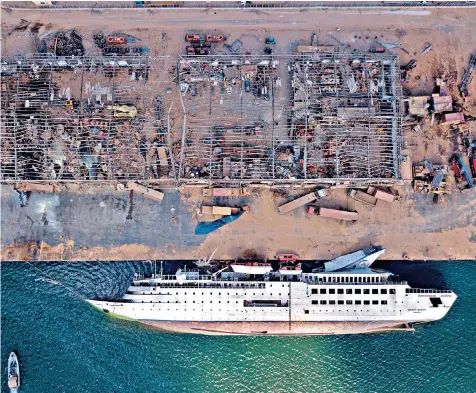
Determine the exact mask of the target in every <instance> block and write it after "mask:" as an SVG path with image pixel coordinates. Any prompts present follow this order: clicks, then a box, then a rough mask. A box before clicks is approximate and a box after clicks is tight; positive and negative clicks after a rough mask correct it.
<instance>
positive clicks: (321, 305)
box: [89, 266, 456, 335]
mask: <svg viewBox="0 0 476 393" xmlns="http://www.w3.org/2000/svg"><path fill="white" fill-rule="evenodd" d="M291 272H292V270H290V269H284V271H283V272H282V273H284V274H282V273H280V271H276V272H267V273H266V274H264V275H260V276H257V275H249V274H246V275H244V274H240V273H237V272H230V271H223V269H222V271H219V272H217V273H215V274H213V275H201V274H200V273H199V272H198V271H182V270H179V271H177V273H176V274H175V275H165V274H158V275H154V276H153V277H151V278H147V279H136V280H134V282H133V283H132V285H131V286H130V287H129V289H128V290H127V293H126V294H125V295H124V297H123V298H122V299H121V300H119V301H96V300H90V301H89V302H90V303H91V304H93V305H94V306H96V307H98V308H99V309H101V310H103V311H104V312H106V313H112V314H117V315H120V316H123V317H127V318H132V319H136V320H139V321H142V322H144V323H148V324H152V325H155V326H157V327H159V328H162V329H166V330H172V331H178V332H195V333H204V334H275V335H289V334H291V335H293V334H299V335H307V334H340V333H342V334H344V333H363V332H375V331H385V330H395V329H411V324H413V323H418V322H430V321H435V320H438V319H441V318H443V317H444V316H445V315H446V313H447V312H448V311H449V309H450V308H451V306H452V304H453V303H454V301H455V300H456V295H455V294H454V293H453V292H452V291H449V290H435V289H416V288H411V287H410V286H409V285H408V283H407V282H406V281H404V280H402V279H400V278H399V277H398V276H395V275H393V274H392V273H390V272H387V271H384V270H379V269H372V268H369V267H365V268H355V269H352V270H339V271H331V272H328V271H321V272H314V273H303V272H302V270H301V268H300V266H299V268H298V269H296V270H295V271H294V273H296V274H290V273H291Z"/></svg>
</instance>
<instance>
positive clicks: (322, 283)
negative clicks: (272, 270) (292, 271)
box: [283, 277, 408, 286]
mask: <svg viewBox="0 0 476 393" xmlns="http://www.w3.org/2000/svg"><path fill="white" fill-rule="evenodd" d="M283 281H293V280H283ZM301 282H304V283H306V284H310V285H354V286H355V285H408V282H407V281H390V280H387V281H378V282H355V281H354V282H338V281H314V280H309V279H306V278H304V277H302V278H301Z"/></svg>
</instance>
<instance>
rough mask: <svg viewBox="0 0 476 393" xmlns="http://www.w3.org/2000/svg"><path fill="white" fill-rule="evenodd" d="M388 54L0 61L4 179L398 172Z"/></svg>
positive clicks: (343, 178)
mask: <svg viewBox="0 0 476 393" xmlns="http://www.w3.org/2000/svg"><path fill="white" fill-rule="evenodd" d="M398 70H399V67H398V63H397V58H396V57H395V56H393V55H390V54H362V53H347V52H342V53H334V52H319V53H316V54H314V55H311V54H295V55H276V56H244V55H210V56H191V57H185V58H182V57H180V59H179V60H178V61H177V60H176V59H174V58H172V57H161V56H155V57H152V56H121V57H94V56H85V57H81V58H72V57H71V58H58V57H51V56H45V55H34V56H29V57H22V58H15V59H8V60H5V61H3V63H2V101H1V104H2V118H1V120H2V127H1V166H2V170H1V180H2V181H29V180H33V181H38V180H40V181H68V180H69V181H124V180H133V181H140V180H147V181H152V182H168V183H171V182H172V183H175V184H197V183H199V184H201V183H205V184H209V185H212V184H217V185H237V184H246V183H258V182H266V183H270V184H282V183H290V184H296V183H298V184H303V183H329V184H343V183H344V184H351V185H364V184H378V183H385V184H391V183H393V182H395V181H398V179H399V177H400V176H399V173H398V167H399V163H400V157H401V153H400V152H401V145H402V135H401V109H400V99H401V87H400V83H399V71H398Z"/></svg>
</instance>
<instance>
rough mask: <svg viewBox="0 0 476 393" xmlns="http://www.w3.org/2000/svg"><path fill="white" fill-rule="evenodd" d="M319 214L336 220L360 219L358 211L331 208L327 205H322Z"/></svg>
mask: <svg viewBox="0 0 476 393" xmlns="http://www.w3.org/2000/svg"><path fill="white" fill-rule="evenodd" d="M318 215H319V216H320V217H326V218H334V219H336V220H343V221H352V222H354V221H357V220H358V219H359V213H357V212H350V211H347V210H337V209H329V208H326V207H320V208H319V213H318Z"/></svg>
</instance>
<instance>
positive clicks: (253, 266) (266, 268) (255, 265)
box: [231, 262, 273, 274]
mask: <svg viewBox="0 0 476 393" xmlns="http://www.w3.org/2000/svg"><path fill="white" fill-rule="evenodd" d="M231 268H232V269H233V271H235V272H236V273H242V274H267V273H269V272H271V271H272V270H273V267H272V266H271V263H267V262H236V263H232V264H231Z"/></svg>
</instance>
